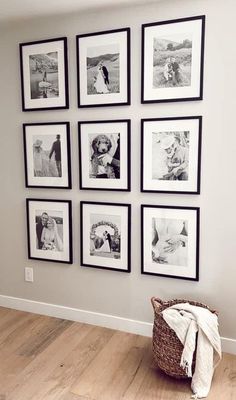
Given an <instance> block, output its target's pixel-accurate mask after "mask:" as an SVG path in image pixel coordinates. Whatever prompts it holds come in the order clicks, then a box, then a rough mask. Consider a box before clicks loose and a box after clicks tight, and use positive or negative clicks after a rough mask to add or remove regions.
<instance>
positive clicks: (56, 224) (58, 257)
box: [26, 199, 72, 264]
mask: <svg viewBox="0 0 236 400" xmlns="http://www.w3.org/2000/svg"><path fill="white" fill-rule="evenodd" d="M26 206H27V222H28V225H27V226H28V254H29V258H32V259H38V260H45V261H57V262H64V263H69V264H71V263H72V227H71V201H63V200H38V199H27V200H26Z"/></svg>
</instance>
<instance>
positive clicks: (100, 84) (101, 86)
mask: <svg viewBox="0 0 236 400" xmlns="http://www.w3.org/2000/svg"><path fill="white" fill-rule="evenodd" d="M94 87H95V89H96V91H97V93H109V90H108V87H107V85H106V84H105V81H104V77H103V73H102V68H100V67H99V68H98V73H97V79H96V81H95V83H94Z"/></svg>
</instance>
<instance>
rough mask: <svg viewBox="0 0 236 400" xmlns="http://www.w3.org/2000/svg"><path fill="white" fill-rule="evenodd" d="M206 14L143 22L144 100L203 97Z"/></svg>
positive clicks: (161, 100) (155, 100)
mask: <svg viewBox="0 0 236 400" xmlns="http://www.w3.org/2000/svg"><path fill="white" fill-rule="evenodd" d="M204 26H205V16H199V17H191V18H183V19H178V20H171V21H162V22H156V23H151V24H144V25H142V102H143V103H146V102H164V101H183V100H201V99H202V96H203V93H202V92H203V56H204Z"/></svg>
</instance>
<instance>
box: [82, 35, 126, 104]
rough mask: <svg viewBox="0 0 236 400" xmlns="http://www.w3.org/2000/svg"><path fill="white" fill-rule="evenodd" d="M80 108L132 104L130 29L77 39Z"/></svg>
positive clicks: (83, 36)
mask: <svg viewBox="0 0 236 400" xmlns="http://www.w3.org/2000/svg"><path fill="white" fill-rule="evenodd" d="M76 40H77V47H76V48H77V82H78V107H101V106H109V105H110V106H120V105H129V104H130V28H124V29H115V30H111V31H103V32H95V33H87V34H83V35H77V36H76Z"/></svg>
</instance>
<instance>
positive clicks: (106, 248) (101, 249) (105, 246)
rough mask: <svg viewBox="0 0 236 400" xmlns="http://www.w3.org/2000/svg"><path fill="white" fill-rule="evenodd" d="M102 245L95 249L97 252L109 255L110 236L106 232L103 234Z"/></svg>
mask: <svg viewBox="0 0 236 400" xmlns="http://www.w3.org/2000/svg"><path fill="white" fill-rule="evenodd" d="M102 236H103V244H102V246H101V247H99V248H98V249H96V251H98V252H103V253H110V252H111V235H110V234H108V232H107V231H105V232H104V233H103V235H102Z"/></svg>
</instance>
